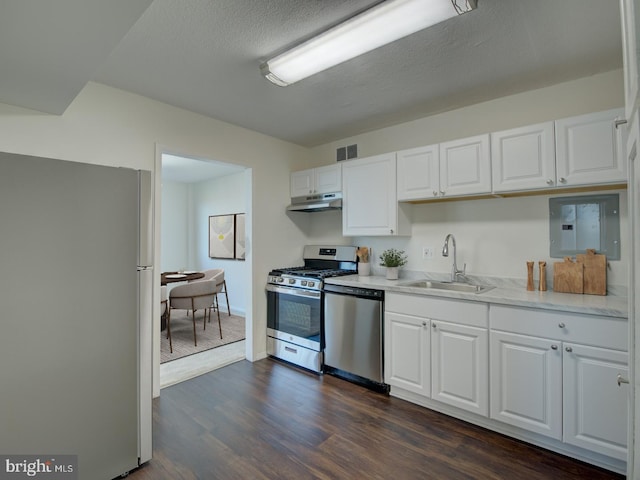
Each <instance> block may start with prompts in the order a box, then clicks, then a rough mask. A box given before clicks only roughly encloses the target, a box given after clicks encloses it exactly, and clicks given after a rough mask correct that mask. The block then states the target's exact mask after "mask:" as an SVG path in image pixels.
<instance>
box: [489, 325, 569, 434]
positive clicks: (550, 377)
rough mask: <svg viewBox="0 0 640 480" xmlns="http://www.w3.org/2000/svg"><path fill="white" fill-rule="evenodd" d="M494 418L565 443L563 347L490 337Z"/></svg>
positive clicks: (545, 341) (511, 335)
mask: <svg viewBox="0 0 640 480" xmlns="http://www.w3.org/2000/svg"><path fill="white" fill-rule="evenodd" d="M489 341H490V344H491V346H490V362H489V363H490V369H491V375H492V376H491V382H490V405H491V415H490V416H491V418H493V419H495V420H500V421H501V422H505V423H508V424H510V425H514V426H516V427H520V428H524V429H526V430H530V431H532V432H536V433H539V434H541V435H546V436H548V437H552V438H555V439H557V440H561V439H562V351H561V348H560V347H561V343H560V342H557V341H555V340H549V339H545V338H538V337H529V336H526V335H517V334H514V333H506V332H498V331H494V330H492V331H491V333H490V340H489Z"/></svg>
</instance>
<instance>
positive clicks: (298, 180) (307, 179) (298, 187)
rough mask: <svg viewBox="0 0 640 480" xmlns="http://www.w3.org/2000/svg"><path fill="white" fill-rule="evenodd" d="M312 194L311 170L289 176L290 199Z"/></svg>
mask: <svg viewBox="0 0 640 480" xmlns="http://www.w3.org/2000/svg"><path fill="white" fill-rule="evenodd" d="M312 193H313V169H311V170H302V171H300V172H293V173H292V174H291V198H294V197H304V196H305V195H311V194H312Z"/></svg>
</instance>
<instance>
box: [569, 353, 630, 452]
mask: <svg viewBox="0 0 640 480" xmlns="http://www.w3.org/2000/svg"><path fill="white" fill-rule="evenodd" d="M563 347H564V348H563V352H562V356H563V362H562V365H563V379H564V390H563V392H564V396H563V407H564V408H563V413H564V417H563V418H564V421H563V424H564V435H563V439H564V441H565V442H566V443H570V444H572V445H576V446H578V447H583V448H587V449H589V450H592V451H594V452H598V453H602V454H604V455H608V456H610V457H614V458H617V459H620V460H626V459H627V419H628V415H627V402H628V398H627V397H628V389H627V388H626V386H625V387H623V386H619V385H618V384H617V381H616V380H617V376H618V375H622V376H623V377H624V378H629V374H628V372H629V368H628V366H627V365H628V362H629V358H628V354H627V353H626V352H619V351H615V350H609V349H606V348H596V347H589V346H586V345H577V344H572V343H565V344H563Z"/></svg>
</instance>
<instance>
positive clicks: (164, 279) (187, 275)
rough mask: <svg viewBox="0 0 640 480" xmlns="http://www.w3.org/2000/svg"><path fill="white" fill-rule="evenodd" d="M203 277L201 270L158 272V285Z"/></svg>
mask: <svg viewBox="0 0 640 480" xmlns="http://www.w3.org/2000/svg"><path fill="white" fill-rule="evenodd" d="M199 278H204V273H203V272H192V271H191V272H182V273H181V272H162V273H161V274H160V285H166V284H168V283H177V282H189V281H191V280H198V279H199Z"/></svg>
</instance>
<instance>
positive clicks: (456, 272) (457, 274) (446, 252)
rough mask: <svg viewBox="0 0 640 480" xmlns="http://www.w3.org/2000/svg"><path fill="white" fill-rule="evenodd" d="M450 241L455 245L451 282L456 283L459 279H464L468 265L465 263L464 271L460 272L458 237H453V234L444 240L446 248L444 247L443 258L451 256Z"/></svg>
mask: <svg viewBox="0 0 640 480" xmlns="http://www.w3.org/2000/svg"><path fill="white" fill-rule="evenodd" d="M449 239H451V244H452V245H453V265H452V266H451V281H452V282H456V281H457V280H458V277H464V276H465V272H466V271H467V264H466V263H465V264H464V266H463V267H462V270H458V265H457V263H456V237H454V236H453V234H452V233H450V234H448V235H447V237H446V238H445V239H444V247H442V256H443V257H448V256H449Z"/></svg>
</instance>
